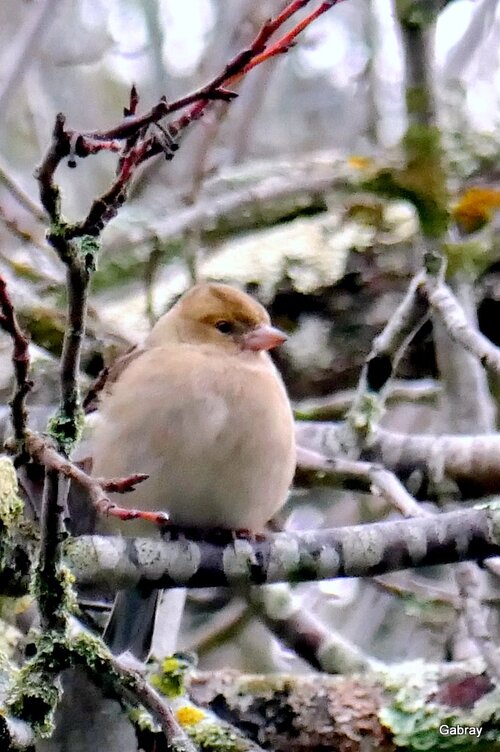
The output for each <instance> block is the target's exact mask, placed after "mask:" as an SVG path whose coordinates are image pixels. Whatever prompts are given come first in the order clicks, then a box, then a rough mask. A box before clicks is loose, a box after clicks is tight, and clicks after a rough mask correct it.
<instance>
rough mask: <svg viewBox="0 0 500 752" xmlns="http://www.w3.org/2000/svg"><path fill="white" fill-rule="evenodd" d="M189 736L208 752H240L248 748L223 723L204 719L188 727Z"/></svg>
mask: <svg viewBox="0 0 500 752" xmlns="http://www.w3.org/2000/svg"><path fill="white" fill-rule="evenodd" d="M187 731H188V734H189V737H190V738H191V739H192V740H193V741H194V743H195V744H197V745H198V746H199V747H200V748H201V749H202V750H205V751H206V752H239V750H246V749H248V744H244V743H243V742H242V740H241V739H238V737H237V735H236V734H235V733H234V731H232V730H231V729H230V728H228V727H227V726H224V725H223V724H217V723H212V722H210V721H203V722H202V723H200V724H198V725H197V726H194V727H192V728H190V729H187Z"/></svg>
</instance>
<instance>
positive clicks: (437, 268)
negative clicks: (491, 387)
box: [424, 256, 500, 374]
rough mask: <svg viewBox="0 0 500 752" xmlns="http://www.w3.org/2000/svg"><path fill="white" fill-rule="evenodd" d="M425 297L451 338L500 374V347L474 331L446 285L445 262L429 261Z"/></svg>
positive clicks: (489, 368) (433, 258)
mask: <svg viewBox="0 0 500 752" xmlns="http://www.w3.org/2000/svg"><path fill="white" fill-rule="evenodd" d="M426 266H427V278H426V282H425V286H424V290H425V295H426V297H427V299H428V301H429V305H430V306H431V308H432V310H433V311H434V312H435V314H437V315H438V316H439V318H440V320H441V321H442V322H443V324H444V326H445V328H446V331H447V332H448V334H449V336H450V337H451V338H452V339H453V340H454V341H455V342H457V343H458V344H459V345H461V346H462V347H463V348H464V349H465V350H467V352H470V353H472V354H473V355H475V356H476V357H477V358H478V360H479V361H480V363H481V364H482V365H483V366H484V368H486V369H487V370H488V371H491V372H492V373H496V374H499V373H500V348H498V347H496V346H495V345H494V344H493V343H492V342H491V341H490V340H489V339H488V338H487V337H485V336H484V334H481V332H479V331H477V330H476V329H474V327H473V326H472V325H471V324H470V322H469V321H468V320H467V317H466V315H465V312H464V310H463V308H462V306H461V305H460V303H459V302H458V300H457V299H456V297H455V295H454V294H453V292H452V290H451V289H450V288H449V287H448V285H447V284H446V283H445V282H444V279H443V269H442V260H441V259H440V258H439V257H437V258H436V257H435V256H429V257H428V260H427V264H426Z"/></svg>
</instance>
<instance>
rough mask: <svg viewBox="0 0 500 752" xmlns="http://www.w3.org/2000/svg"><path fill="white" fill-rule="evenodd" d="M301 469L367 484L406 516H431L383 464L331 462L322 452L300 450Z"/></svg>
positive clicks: (299, 462)
mask: <svg viewBox="0 0 500 752" xmlns="http://www.w3.org/2000/svg"><path fill="white" fill-rule="evenodd" d="M297 466H298V467H299V468H301V469H303V470H313V471H316V472H321V473H323V474H326V475H331V476H333V478H334V479H339V480H355V481H361V482H362V483H365V484H366V485H367V486H368V487H369V488H370V490H371V491H372V492H373V491H375V492H376V493H378V494H379V495H380V496H382V497H383V498H385V499H386V501H388V502H389V503H390V504H391V506H393V507H394V508H395V509H397V510H398V511H399V512H400V513H401V514H402V515H403V517H418V516H424V515H428V514H430V513H429V512H427V511H426V510H425V509H423V508H422V507H421V506H420V504H419V503H418V502H417V501H416V500H415V499H414V498H413V496H411V495H410V494H409V493H408V491H407V490H406V488H405V487H404V486H403V484H402V483H401V481H400V480H399V479H398V478H397V477H396V476H395V475H394V473H391V471H390V470H387V469H386V468H385V467H383V466H382V465H377V464H376V463H374V462H362V461H360V460H350V459H347V458H344V457H338V458H333V459H330V458H328V457H325V456H324V455H322V454H319V453H318V452H314V451H312V450H310V449H305V448H304V447H302V446H298V447H297Z"/></svg>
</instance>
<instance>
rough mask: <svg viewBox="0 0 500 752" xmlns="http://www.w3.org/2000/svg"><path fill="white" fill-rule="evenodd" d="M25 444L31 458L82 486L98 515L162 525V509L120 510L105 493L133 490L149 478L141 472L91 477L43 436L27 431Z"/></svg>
mask: <svg viewBox="0 0 500 752" xmlns="http://www.w3.org/2000/svg"><path fill="white" fill-rule="evenodd" d="M25 446H26V451H27V452H28V454H29V455H30V457H32V458H33V459H34V460H35V461H36V462H38V463H39V464H40V465H42V466H43V467H45V468H48V469H50V470H51V471H54V472H56V473H57V474H58V475H62V476H63V477H65V478H67V479H68V480H71V481H73V482H74V483H76V484H77V485H78V486H80V488H83V489H84V490H85V491H86V492H87V494H88V496H89V500H90V502H91V503H92V504H93V505H94V506H95V508H96V510H97V512H98V513H99V514H103V515H110V516H112V517H118V518H119V519H127V520H132V519H137V518H138V517H140V518H142V519H147V520H150V521H152V522H156V523H159V522H161V523H163V524H164V523H166V522H167V521H168V515H166V514H165V513H164V512H141V511H139V510H135V509H121V507H118V506H117V505H116V504H114V503H113V502H112V501H111V500H110V499H109V497H108V496H107V494H108V493H129V492H130V491H133V490H134V488H135V486H136V485H137V484H138V483H142V482H143V481H144V480H146V478H147V477H148V476H147V475H145V474H144V473H136V474H135V475H130V476H128V477H127V478H111V479H105V478H94V477H92V476H91V475H88V474H87V473H86V472H84V471H83V470H82V469H81V468H79V467H78V465H75V464H74V463H73V462H71V461H70V460H68V459H67V458H66V457H64V456H63V455H62V454H60V453H59V452H58V451H57V450H56V449H55V448H54V447H53V446H52V445H51V443H50V441H49V440H47V439H45V438H43V437H42V436H39V435H37V434H35V433H31V432H28V433H27V435H26V438H25Z"/></svg>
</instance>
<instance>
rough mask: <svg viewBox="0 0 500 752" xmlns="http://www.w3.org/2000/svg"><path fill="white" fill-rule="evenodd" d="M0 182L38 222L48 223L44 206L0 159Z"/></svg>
mask: <svg viewBox="0 0 500 752" xmlns="http://www.w3.org/2000/svg"><path fill="white" fill-rule="evenodd" d="M0 183H2V184H3V185H4V186H5V187H6V188H7V190H8V191H9V192H10V193H11V195H12V196H14V198H15V199H16V201H17V202H18V203H19V204H21V206H22V207H23V208H24V209H26V211H28V212H29V213H30V214H31V215H32V216H33V217H34V218H35V219H36V220H37V221H38V222H42V224H46V222H47V217H46V216H45V214H44V212H43V210H42V207H41V206H40V205H39V204H38V203H37V202H36V201H34V200H33V199H32V198H31V196H29V195H28V194H27V193H26V191H25V190H24V188H22V187H21V186H20V185H19V184H18V183H17V182H16V181H15V180H14V178H13V177H12V175H10V174H9V171H8V168H7V165H5V164H4V163H3V161H2V160H1V159H0Z"/></svg>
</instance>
